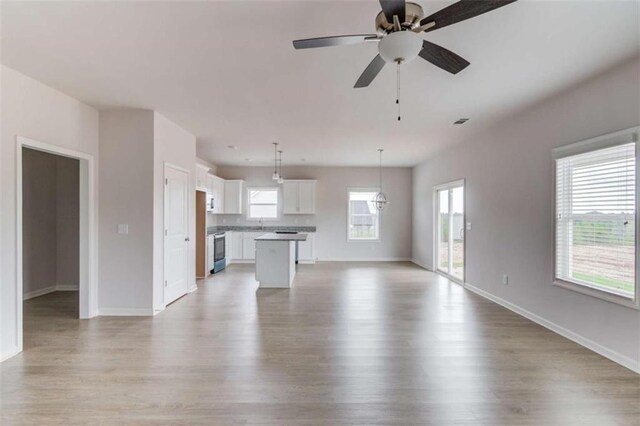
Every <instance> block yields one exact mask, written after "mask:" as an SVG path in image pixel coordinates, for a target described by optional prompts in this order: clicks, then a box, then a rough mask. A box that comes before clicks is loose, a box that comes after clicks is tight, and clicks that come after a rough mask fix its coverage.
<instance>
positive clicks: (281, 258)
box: [255, 234, 307, 288]
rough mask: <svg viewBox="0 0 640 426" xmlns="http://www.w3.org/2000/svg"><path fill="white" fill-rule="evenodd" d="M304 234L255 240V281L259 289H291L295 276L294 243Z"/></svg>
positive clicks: (263, 236) (280, 235) (276, 235)
mask: <svg viewBox="0 0 640 426" xmlns="http://www.w3.org/2000/svg"><path fill="white" fill-rule="evenodd" d="M306 239H307V236H306V235H305V234H265V235H262V236H260V237H258V238H256V240H255V241H256V281H258V282H259V283H260V288H291V283H293V277H294V276H295V275H296V242H300V241H306Z"/></svg>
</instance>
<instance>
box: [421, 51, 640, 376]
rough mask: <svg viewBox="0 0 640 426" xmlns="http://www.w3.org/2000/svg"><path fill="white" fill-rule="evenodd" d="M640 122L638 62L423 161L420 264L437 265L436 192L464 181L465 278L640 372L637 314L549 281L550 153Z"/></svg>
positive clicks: (551, 262) (552, 216) (550, 249)
mask: <svg viewBox="0 0 640 426" xmlns="http://www.w3.org/2000/svg"><path fill="white" fill-rule="evenodd" d="M639 123H640V61H639V60H638V59H636V60H633V61H631V62H628V63H625V64H622V65H621V66H619V67H617V68H615V69H612V70H610V71H609V72H607V73H605V74H603V75H600V76H598V77H596V78H593V79H592V80H590V81H587V82H585V83H583V84H581V85H579V86H576V87H574V88H572V89H570V90H567V91H565V92H563V93H560V94H557V95H556V96H554V97H553V98H551V99H548V100H546V101H544V102H542V103H540V104H538V105H536V106H534V107H532V108H530V109H528V110H526V111H523V112H521V113H519V114H517V115H515V116H513V117H511V118H510V120H508V121H506V122H504V124H502V125H498V126H497V127H494V128H492V129H490V130H488V131H485V132H483V133H480V134H478V135H476V136H474V137H473V138H472V139H470V140H467V141H465V142H463V143H461V144H459V145H457V146H455V147H453V148H451V149H449V150H448V151H446V152H443V153H441V154H440V155H437V156H435V157H433V158H431V159H430V160H428V161H426V162H425V163H422V164H420V165H419V166H417V167H415V168H414V173H413V209H414V212H413V257H414V258H415V259H416V260H417V261H419V262H421V263H422V264H424V265H427V266H429V267H431V266H432V264H433V263H432V262H433V252H432V243H433V235H432V231H433V205H432V197H433V186H434V185H437V184H441V183H444V182H448V181H452V180H456V179H461V178H464V179H466V210H467V220H468V221H470V222H472V227H473V229H472V230H471V231H469V232H468V233H467V279H466V281H467V282H468V283H470V284H471V285H473V286H476V287H479V288H480V289H482V290H484V291H486V292H488V293H490V294H491V295H493V296H497V297H499V298H502V299H504V300H506V301H507V302H510V303H512V304H515V305H517V306H519V307H521V308H524V309H525V310H527V311H529V312H531V313H533V314H535V315H538V316H539V317H542V318H544V319H545V320H547V321H551V322H553V323H555V324H557V325H559V326H560V327H564V328H565V329H567V330H569V331H570V332H573V333H576V334H577V335H579V336H582V337H583V338H586V339H589V340H590V341H592V342H594V343H595V344H596V345H600V346H601V347H603V348H605V349H606V350H609V351H613V352H615V353H617V354H618V355H619V356H620V357H621V358H619V360H622V361H625V360H626V361H625V362H627V365H632V364H633V363H635V365H636V366H640V364H639V363H640V312H639V311H637V310H634V309H630V308H626V307H622V306H620V305H617V304H613V303H610V302H606V301H603V300H600V299H596V298H593V297H589V296H586V295H582V294H579V293H576V292H573V291H570V290H566V289H563V288H559V287H555V286H552V284H551V279H552V276H553V271H552V264H553V226H554V225H553V223H554V222H553V218H554V215H553V187H552V185H553V184H552V172H553V170H552V165H553V163H552V159H551V150H552V149H553V148H554V147H557V146H561V145H564V144H568V143H571V142H574V141H578V140H583V139H586V138H590V137H594V136H598V135H601V134H605V133H609V132H612V131H616V130H621V129H625V128H629V127H633V126H636V125H638V124H639ZM503 273H505V274H508V275H509V285H508V286H505V285H503V284H501V276H502V274H503Z"/></svg>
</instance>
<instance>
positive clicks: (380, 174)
mask: <svg viewBox="0 0 640 426" xmlns="http://www.w3.org/2000/svg"><path fill="white" fill-rule="evenodd" d="M382 151H383V150H382V149H379V150H378V152H380V172H379V176H380V189H379V190H378V192H382Z"/></svg>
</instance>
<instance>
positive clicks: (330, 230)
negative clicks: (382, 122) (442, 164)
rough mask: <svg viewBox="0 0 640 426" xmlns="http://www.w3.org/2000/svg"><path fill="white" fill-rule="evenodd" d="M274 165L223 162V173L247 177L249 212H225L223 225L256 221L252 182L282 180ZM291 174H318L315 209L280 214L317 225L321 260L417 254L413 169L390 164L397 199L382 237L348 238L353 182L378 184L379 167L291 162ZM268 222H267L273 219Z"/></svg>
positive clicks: (387, 182) (391, 194)
mask: <svg viewBox="0 0 640 426" xmlns="http://www.w3.org/2000/svg"><path fill="white" fill-rule="evenodd" d="M272 172H273V169H271V168H270V167H225V166H218V176H220V177H223V178H225V179H244V180H245V192H244V194H243V196H244V205H245V209H244V210H245V214H243V215H220V216H219V217H218V220H217V221H218V225H235V224H247V223H248V224H251V225H256V224H257V222H255V221H248V220H247V219H246V202H247V201H246V197H247V194H246V188H247V187H252V186H256V187H259V186H279V185H274V183H273V181H272V180H271V173H272ZM283 175H284V176H286V178H288V179H316V180H317V181H318V182H317V184H316V214H315V215H280V220H279V221H278V222H277V223H278V224H282V225H301V226H303V225H315V226H316V227H317V233H316V237H315V245H316V247H315V249H316V256H317V257H318V258H319V260H384V259H409V258H411V196H412V192H411V186H412V181H411V169H410V168H385V169H384V171H383V176H384V180H383V190H384V192H385V193H386V195H387V197H388V198H389V200H390V201H391V204H389V205H388V206H387V207H386V208H385V210H384V211H383V213H382V217H381V223H380V241H379V242H348V241H347V190H348V188H377V186H378V169H377V168H374V167H285V168H284V170H283ZM272 224H273V223H272V222H268V223H267V225H272Z"/></svg>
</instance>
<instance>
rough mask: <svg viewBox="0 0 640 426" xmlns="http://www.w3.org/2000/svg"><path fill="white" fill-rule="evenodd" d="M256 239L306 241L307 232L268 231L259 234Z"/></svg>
mask: <svg viewBox="0 0 640 426" xmlns="http://www.w3.org/2000/svg"><path fill="white" fill-rule="evenodd" d="M255 240H256V241H307V234H275V233H269V234H264V235H261V236H259V237H258V238H256V239H255Z"/></svg>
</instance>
